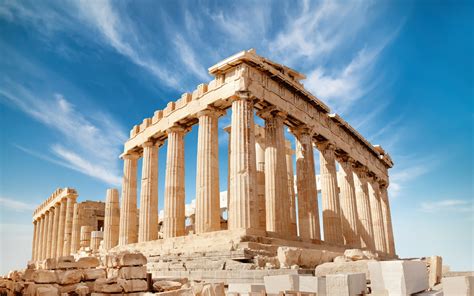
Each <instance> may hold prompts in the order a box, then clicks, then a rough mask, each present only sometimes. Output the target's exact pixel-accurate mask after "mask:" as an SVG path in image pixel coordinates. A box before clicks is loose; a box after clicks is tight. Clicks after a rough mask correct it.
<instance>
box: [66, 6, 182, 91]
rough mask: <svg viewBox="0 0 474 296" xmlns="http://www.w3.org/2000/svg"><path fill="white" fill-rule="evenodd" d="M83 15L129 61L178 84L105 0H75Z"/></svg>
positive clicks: (126, 21) (171, 84)
mask: <svg viewBox="0 0 474 296" xmlns="http://www.w3.org/2000/svg"><path fill="white" fill-rule="evenodd" d="M74 3H76V4H77V5H78V8H79V12H80V13H81V16H82V17H83V19H85V20H86V21H87V22H88V23H89V24H91V25H92V26H94V27H95V28H96V29H97V31H98V32H99V33H100V34H101V35H102V37H103V38H104V39H105V40H106V41H107V43H108V44H109V45H110V46H112V47H113V48H114V49H115V50H117V52H119V53H120V54H122V55H124V56H126V57H128V58H129V59H130V60H131V61H132V62H134V63H135V64H137V65H138V66H140V67H143V68H144V69H146V70H148V71H149V72H150V73H152V74H153V75H155V76H156V77H157V78H158V79H159V80H160V81H161V82H163V83H164V84H166V85H168V86H170V87H174V88H179V79H178V78H177V77H176V76H175V75H174V74H173V73H172V72H169V71H167V69H166V67H164V66H163V65H161V64H160V63H159V62H158V61H157V60H156V59H154V58H153V57H152V55H151V53H149V52H147V51H146V50H145V49H144V48H145V47H143V46H141V44H142V43H143V42H145V41H144V40H142V39H141V37H140V35H139V34H138V33H137V32H136V31H135V30H134V27H133V24H132V23H131V22H130V21H128V19H127V18H126V17H125V16H123V15H120V14H119V13H118V12H117V11H116V10H115V9H114V7H113V6H112V3H111V2H110V1H108V0H97V1H87V0H81V1H75V2H74Z"/></svg>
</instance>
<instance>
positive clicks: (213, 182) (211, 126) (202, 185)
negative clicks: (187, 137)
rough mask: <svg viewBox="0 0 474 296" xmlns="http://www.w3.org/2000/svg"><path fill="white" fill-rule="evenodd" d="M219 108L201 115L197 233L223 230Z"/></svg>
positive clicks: (198, 152) (197, 184)
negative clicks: (221, 221) (220, 189)
mask: <svg viewBox="0 0 474 296" xmlns="http://www.w3.org/2000/svg"><path fill="white" fill-rule="evenodd" d="M219 114H220V112H219V110H215V109H209V110H205V111H203V112H200V113H199V114H198V117H199V131H198V148H197V171H196V224H195V231H196V233H203V232H209V231H217V230H220V205H219V200H220V199H219V142H218V138H217V137H218V125H217V123H218V115H219Z"/></svg>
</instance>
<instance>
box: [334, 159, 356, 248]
mask: <svg viewBox="0 0 474 296" xmlns="http://www.w3.org/2000/svg"><path fill="white" fill-rule="evenodd" d="M339 164H340V171H339V174H338V176H339V179H338V183H339V188H340V189H341V194H340V202H341V213H342V234H343V236H344V241H345V244H346V245H348V246H351V247H354V248H360V234H359V231H358V228H357V224H358V221H359V216H358V214H357V201H356V195H355V187H354V174H353V170H352V166H353V161H352V160H351V159H349V158H348V157H342V158H341V159H340V162H339Z"/></svg>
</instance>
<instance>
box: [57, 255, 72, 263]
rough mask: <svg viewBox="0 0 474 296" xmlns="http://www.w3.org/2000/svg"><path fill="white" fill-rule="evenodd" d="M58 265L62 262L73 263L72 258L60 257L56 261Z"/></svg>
mask: <svg viewBox="0 0 474 296" xmlns="http://www.w3.org/2000/svg"><path fill="white" fill-rule="evenodd" d="M57 262H58V263H63V262H75V260H74V256H61V257H59V258H58V259H57Z"/></svg>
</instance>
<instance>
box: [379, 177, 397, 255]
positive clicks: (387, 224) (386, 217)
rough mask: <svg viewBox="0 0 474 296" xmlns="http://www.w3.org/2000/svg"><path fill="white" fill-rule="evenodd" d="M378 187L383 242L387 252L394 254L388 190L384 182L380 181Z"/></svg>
mask: <svg viewBox="0 0 474 296" xmlns="http://www.w3.org/2000/svg"><path fill="white" fill-rule="evenodd" d="M379 187H380V201H381V205H382V214H383V223H384V230H385V242H386V244H387V253H389V254H390V255H393V256H395V240H394V238H393V227H392V215H391V213H390V202H389V199H388V192H387V187H388V185H387V184H386V183H381V184H380V185H379Z"/></svg>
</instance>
